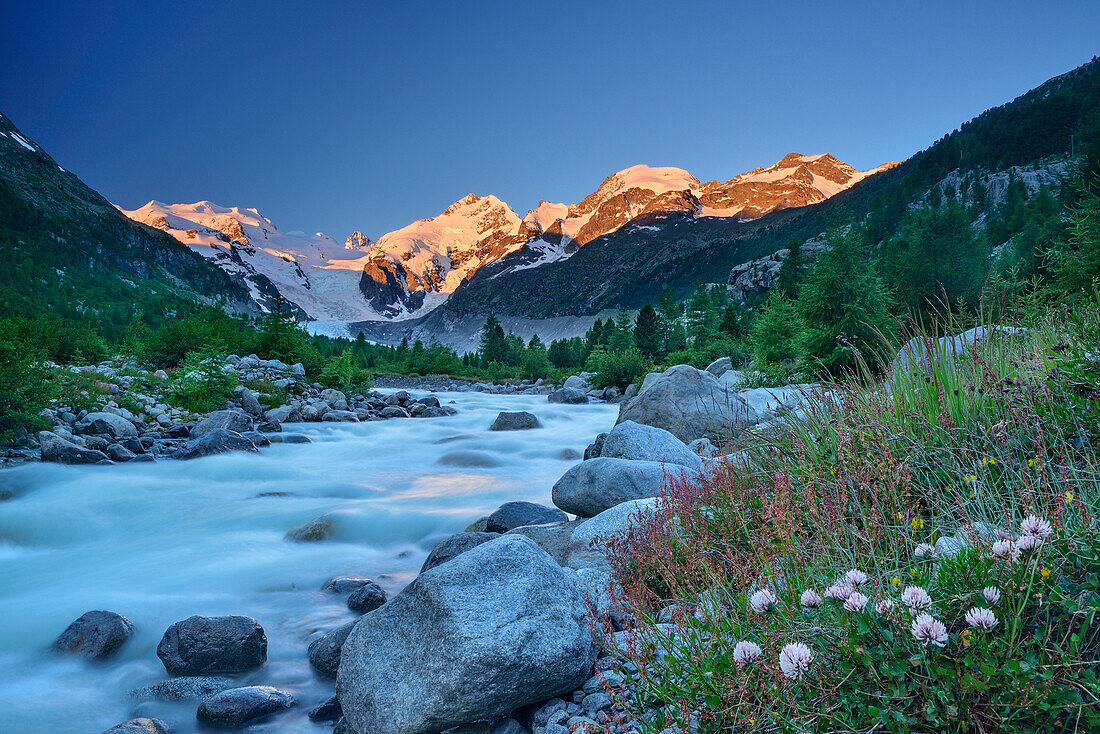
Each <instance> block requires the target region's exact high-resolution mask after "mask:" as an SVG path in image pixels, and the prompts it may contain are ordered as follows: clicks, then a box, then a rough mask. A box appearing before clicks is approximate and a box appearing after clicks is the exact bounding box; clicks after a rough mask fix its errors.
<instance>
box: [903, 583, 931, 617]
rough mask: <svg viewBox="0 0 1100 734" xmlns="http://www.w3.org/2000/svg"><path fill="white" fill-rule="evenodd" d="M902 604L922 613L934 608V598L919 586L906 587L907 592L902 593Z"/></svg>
mask: <svg viewBox="0 0 1100 734" xmlns="http://www.w3.org/2000/svg"><path fill="white" fill-rule="evenodd" d="M901 603H902V604H904V605H905V606H907V607H909V608H910V609H912V610H914V611H917V612H920V611H924V610H925V609H927V608H928V607H930V606H932V597H930V596H928V592H927V591H925V590H924V589H922V588H921V587H919V586H906V587H905V591H903V592H901Z"/></svg>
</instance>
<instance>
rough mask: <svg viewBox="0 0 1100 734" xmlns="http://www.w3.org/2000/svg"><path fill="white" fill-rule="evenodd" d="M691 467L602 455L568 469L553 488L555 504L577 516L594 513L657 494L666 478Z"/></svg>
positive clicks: (589, 515) (593, 514)
mask: <svg viewBox="0 0 1100 734" xmlns="http://www.w3.org/2000/svg"><path fill="white" fill-rule="evenodd" d="M687 471H688V470H686V469H684V468H683V467H679V466H669V465H666V464H662V463H661V462H659V461H631V460H629V459H607V458H603V457H600V458H598V459H590V460H588V461H584V462H581V463H580V464H577V465H576V466H574V467H573V468H572V469H570V470H569V471H567V472H566V473H565V474H564V476H562V478H561V479H559V480H558V482H557V484H555V485H554V489H553V490H552V492H551V497H552V498H553V500H554V504H555V505H556V506H558V507H560V508H561V509H562V510H565V511H566V512H569V513H572V514H574V515H576V516H577V517H594V516H595V515H599V514H600V513H601V512H603V511H604V510H607V509H609V508H611V507H614V506H615V505H617V504H620V503H622V502H626V501H627V500H636V499H642V498H644V497H656V496H657V495H658V494H659V493H660V491H661V488H662V487H663V486H664V484H665V481H666V480H667V479H668V478H669V477H672V476H677V475H681V474H685V473H686V472H687Z"/></svg>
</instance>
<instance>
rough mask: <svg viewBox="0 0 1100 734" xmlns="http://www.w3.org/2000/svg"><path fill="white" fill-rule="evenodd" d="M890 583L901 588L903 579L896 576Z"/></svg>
mask: <svg viewBox="0 0 1100 734" xmlns="http://www.w3.org/2000/svg"><path fill="white" fill-rule="evenodd" d="M890 583H891V584H893V585H894V586H901V579H899V578H898V577H897V576H895V577H894V578H892V579H890Z"/></svg>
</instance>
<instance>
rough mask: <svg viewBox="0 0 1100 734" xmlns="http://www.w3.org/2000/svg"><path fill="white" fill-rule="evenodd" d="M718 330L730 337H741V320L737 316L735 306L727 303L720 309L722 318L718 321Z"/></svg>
mask: <svg viewBox="0 0 1100 734" xmlns="http://www.w3.org/2000/svg"><path fill="white" fill-rule="evenodd" d="M718 331H719V332H720V333H722V334H725V335H726V336H728V337H729V338H730V339H739V338H741V320H740V318H738V316H737V307H736V306H734V305H733V304H732V303H727V304H726V307H725V309H723V311H722V320H721V321H719V322H718Z"/></svg>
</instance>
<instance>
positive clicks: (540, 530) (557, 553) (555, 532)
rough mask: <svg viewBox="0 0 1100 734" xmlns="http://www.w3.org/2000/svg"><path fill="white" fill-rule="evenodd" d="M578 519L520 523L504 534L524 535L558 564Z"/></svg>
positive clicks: (563, 555) (561, 559)
mask: <svg viewBox="0 0 1100 734" xmlns="http://www.w3.org/2000/svg"><path fill="white" fill-rule="evenodd" d="M563 514H564V513H563ZM577 524H578V521H576V520H572V521H565V522H552V523H547V524H545V525H521V526H520V527H518V528H513V529H511V530H509V531H508V532H507V533H505V535H525V536H527V537H528V538H530V539H531V540H533V541H535V544H536V545H537V546H538V547H539V548H542V549H543V550H544V551H546V552H547V553H548V554H550V557H551V558H553V559H554V560H555V561H557V562H558V563H559V564H560V563H561V562H562V561H563V560H564V559H565V551H566V550H567V549H568V548H569V542H570V540H571V539H572V537H573V528H574V527H576V525H577Z"/></svg>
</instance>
